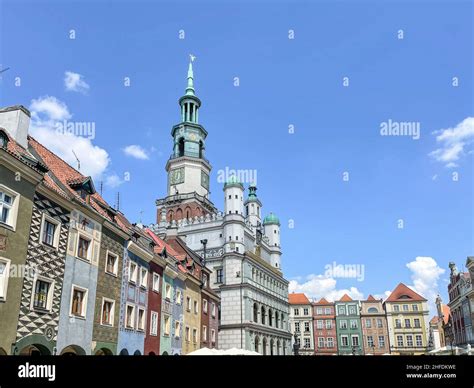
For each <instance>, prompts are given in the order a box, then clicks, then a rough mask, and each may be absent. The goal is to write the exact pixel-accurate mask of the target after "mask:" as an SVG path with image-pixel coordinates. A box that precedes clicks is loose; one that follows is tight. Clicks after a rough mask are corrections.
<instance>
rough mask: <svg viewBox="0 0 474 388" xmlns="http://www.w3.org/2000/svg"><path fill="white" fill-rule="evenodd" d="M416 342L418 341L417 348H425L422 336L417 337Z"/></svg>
mask: <svg viewBox="0 0 474 388" xmlns="http://www.w3.org/2000/svg"><path fill="white" fill-rule="evenodd" d="M415 340H416V346H417V347H419V348H421V347H422V346H423V340H422V338H421V335H416V336H415Z"/></svg>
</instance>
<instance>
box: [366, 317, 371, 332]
mask: <svg viewBox="0 0 474 388" xmlns="http://www.w3.org/2000/svg"><path fill="white" fill-rule="evenodd" d="M365 327H366V328H368V329H370V328H371V327H372V320H371V319H370V318H367V319H366V320H365Z"/></svg>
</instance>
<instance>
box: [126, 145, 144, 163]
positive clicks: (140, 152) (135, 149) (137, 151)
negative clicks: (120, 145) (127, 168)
mask: <svg viewBox="0 0 474 388" xmlns="http://www.w3.org/2000/svg"><path fill="white" fill-rule="evenodd" d="M123 152H125V155H128V156H131V157H132V158H136V159H141V160H147V159H149V156H148V153H147V152H146V151H145V150H144V149H143V148H142V147H140V146H139V145H136V144H132V145H128V146H126V147H125V148H124V149H123Z"/></svg>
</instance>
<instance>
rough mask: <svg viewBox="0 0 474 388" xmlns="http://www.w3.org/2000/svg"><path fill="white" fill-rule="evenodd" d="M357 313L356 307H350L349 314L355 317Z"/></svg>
mask: <svg viewBox="0 0 474 388" xmlns="http://www.w3.org/2000/svg"><path fill="white" fill-rule="evenodd" d="M355 313H356V308H355V307H354V306H350V307H349V314H350V315H355Z"/></svg>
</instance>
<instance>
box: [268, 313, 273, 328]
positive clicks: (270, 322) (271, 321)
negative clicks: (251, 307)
mask: <svg viewBox="0 0 474 388" xmlns="http://www.w3.org/2000/svg"><path fill="white" fill-rule="evenodd" d="M268 324H269V325H270V326H271V325H272V324H273V311H272V309H268Z"/></svg>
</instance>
